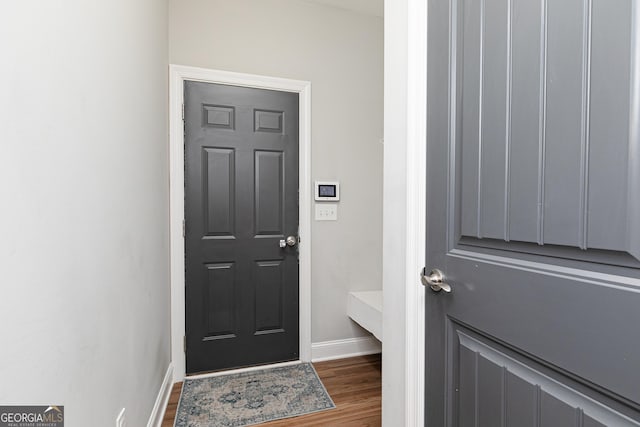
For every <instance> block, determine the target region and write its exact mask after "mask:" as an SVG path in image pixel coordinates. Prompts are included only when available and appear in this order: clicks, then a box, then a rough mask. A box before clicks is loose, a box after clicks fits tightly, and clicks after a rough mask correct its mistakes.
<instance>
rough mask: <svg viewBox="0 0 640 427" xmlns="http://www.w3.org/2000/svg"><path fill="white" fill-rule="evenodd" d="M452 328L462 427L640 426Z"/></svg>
mask: <svg viewBox="0 0 640 427" xmlns="http://www.w3.org/2000/svg"><path fill="white" fill-rule="evenodd" d="M450 327H451V328H452V329H451V330H452V335H453V338H452V340H451V343H450V345H451V346H452V348H451V349H450V354H452V355H456V356H454V357H455V359H456V360H457V361H456V362H455V368H453V369H452V374H453V375H452V377H453V378H457V379H458V380H457V381H458V383H457V384H455V390H456V391H455V394H456V395H458V396H459V411H458V413H457V414H456V415H458V416H459V423H458V425H460V426H461V427H465V426H501V425H502V426H507V427H526V426H532V427H533V426H548V427H559V426H572V427H573V426H576V427H585V426H600V425H605V426H610V427H614V426H615V427H631V426H634V427H637V426H640V423H639V422H638V421H634V420H632V419H631V418H628V417H627V416H626V415H625V414H623V413H621V412H619V411H616V410H615V409H613V408H612V407H609V406H607V405H605V404H603V403H602V402H600V401H599V400H597V399H595V398H593V397H592V396H590V395H589V394H588V393H589V392H588V391H581V390H580V387H579V386H576V387H571V386H569V385H567V379H566V378H562V377H561V376H560V377H558V378H555V376H556V373H554V372H553V371H550V370H549V369H547V368H545V367H544V366H543V365H538V364H537V362H536V361H534V360H531V359H527V358H526V357H524V356H523V355H521V354H516V353H512V352H511V351H510V350H508V349H506V348H503V347H501V345H500V344H498V343H496V342H493V341H492V340H491V339H490V338H488V337H484V336H480V335H477V334H476V333H474V332H472V331H469V330H466V329H465V328H464V327H462V326H460V325H457V324H455V323H452V324H450ZM451 415H452V416H453V414H451Z"/></svg>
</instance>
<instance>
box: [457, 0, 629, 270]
mask: <svg viewBox="0 0 640 427" xmlns="http://www.w3.org/2000/svg"><path fill="white" fill-rule="evenodd" d="M637 8H638V6H637V5H634V3H633V2H632V1H631V0H621V1H618V2H615V4H611V3H610V2H605V1H603V0H588V1H587V0H568V1H551V0H535V1H528V0H481V1H472V0H457V1H456V2H454V6H453V7H452V8H451V11H452V16H451V19H452V23H455V25H456V27H455V31H456V34H455V37H453V38H452V42H453V45H452V46H453V48H452V50H451V58H455V59H456V61H457V64H456V65H455V67H453V68H451V72H452V73H453V74H452V76H451V79H452V80H451V81H452V82H455V83H456V85H455V90H453V89H452V90H451V94H452V96H453V95H454V94H455V96H456V104H455V105H454V106H452V109H451V112H452V114H453V117H452V118H451V119H452V123H453V126H454V127H453V128H452V133H451V135H452V136H453V137H454V138H455V144H456V145H455V148H454V149H452V150H451V153H452V154H454V155H453V156H452V158H451V161H452V164H451V168H452V170H454V171H455V172H456V173H454V174H451V177H450V179H451V183H450V185H451V187H450V188H453V189H455V196H454V198H453V200H455V203H456V209H455V218H453V219H452V224H454V227H455V232H454V234H453V236H454V237H455V239H454V241H453V244H454V245H456V244H463V245H469V246H473V247H477V248H479V247H484V248H489V249H498V250H502V251H512V252H515V253H532V254H536V255H546V256H552V257H557V258H562V259H566V258H570V259H576V260H588V261H591V262H598V263H603V264H612V265H624V266H631V267H635V268H638V267H640V248H639V247H640V244H639V243H637V242H638V241H639V240H640V232H639V230H640V215H639V214H640V206H639V205H640V203H638V202H637V201H635V199H636V198H635V197H632V195H633V194H637V193H638V192H640V179H638V178H640V175H639V174H640V173H639V172H638V169H639V168H640V148H638V147H639V146H640V135H639V134H640V130H639V128H640V119H638V114H640V100H638V97H639V96H640V95H638V92H639V85H640V77H639V76H638V74H639V73H640V65H638V64H636V63H635V62H634V61H633V60H632V58H634V55H637V51H638V49H640V48H639V47H638V45H640V36H638V34H637V33H638V32H640V30H638V28H637V24H634V22H636V21H635V20H634V19H637V18H634V16H635V15H638V12H637ZM636 62H637V61H636ZM634 70H638V71H634ZM514 256H516V257H517V256H519V255H514Z"/></svg>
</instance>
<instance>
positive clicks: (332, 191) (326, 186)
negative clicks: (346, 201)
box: [315, 181, 340, 202]
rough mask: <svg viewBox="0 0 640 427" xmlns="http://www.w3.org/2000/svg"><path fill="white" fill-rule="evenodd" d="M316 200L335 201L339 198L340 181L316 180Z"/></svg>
mask: <svg viewBox="0 0 640 427" xmlns="http://www.w3.org/2000/svg"><path fill="white" fill-rule="evenodd" d="M315 187H316V201H317V202H335V201H338V200H340V183H339V182H329V181H316V185H315Z"/></svg>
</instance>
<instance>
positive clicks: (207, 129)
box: [185, 82, 299, 373]
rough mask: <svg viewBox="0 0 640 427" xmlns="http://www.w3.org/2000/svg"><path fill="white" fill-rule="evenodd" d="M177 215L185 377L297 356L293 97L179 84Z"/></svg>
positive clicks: (295, 126)
mask: <svg viewBox="0 0 640 427" xmlns="http://www.w3.org/2000/svg"><path fill="white" fill-rule="evenodd" d="M185 218H186V224H185V245H186V260H185V266H186V272H185V274H186V290H185V292H186V362H187V367H186V370H187V373H195V372H202V371H212V370H219V369H225V368H232V367H240V366H248V365H256V364H263V363H270V362H280V361H287V360H295V359H298V348H299V345H298V343H299V333H298V331H299V324H298V319H299V316H298V295H299V293H298V251H297V233H298V94H294V93H287V92H276V91H270V90H263V89H253V88H243V87H234V86H224V85H216V84H210V83H201V82H186V83H185ZM288 236H293V237H294V239H293V240H292V241H291V242H290V243H291V245H290V246H289V245H286V244H285V245H284V247H281V245H280V241H285V240H286V238H287V237H288Z"/></svg>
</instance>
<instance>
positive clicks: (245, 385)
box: [174, 363, 335, 427]
mask: <svg viewBox="0 0 640 427" xmlns="http://www.w3.org/2000/svg"><path fill="white" fill-rule="evenodd" d="M333 408H335V405H334V404H333V401H332V400H331V398H330V397H329V394H328V393H327V390H326V389H325V388H324V386H323V385H322V383H321V382H320V379H319V378H318V374H316V371H315V369H313V366H312V365H311V364H310V363H301V364H298V365H291V366H285V367H279V368H270V369H262V370H259V371H252V372H243V373H239V374H229V375H221V376H217V377H209V378H199V379H193V380H189V379H187V380H185V382H184V385H183V387H182V395H181V396H180V403H179V405H178V412H177V414H176V421H175V424H174V425H175V427H214V426H224V427H240V426H247V425H252V424H259V423H263V422H266V421H272V420H278V419H282V418H289V417H295V416H298V415H304V414H310V413H312V412H318V411H324V410H326V409H333Z"/></svg>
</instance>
